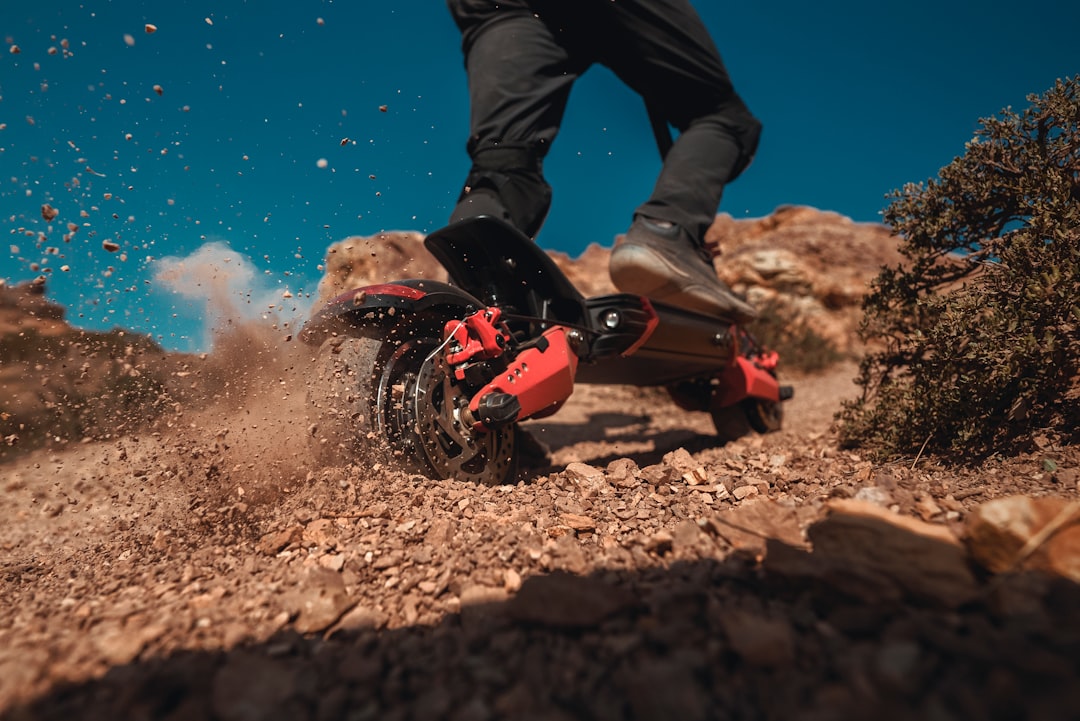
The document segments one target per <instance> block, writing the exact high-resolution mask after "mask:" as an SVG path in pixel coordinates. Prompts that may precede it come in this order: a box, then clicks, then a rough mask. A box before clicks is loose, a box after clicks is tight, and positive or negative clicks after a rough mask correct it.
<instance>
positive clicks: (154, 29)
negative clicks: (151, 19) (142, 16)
mask: <svg viewBox="0 0 1080 721" xmlns="http://www.w3.org/2000/svg"><path fill="white" fill-rule="evenodd" d="M143 29H144V30H146V33H147V34H148V35H149V34H150V33H156V32H157V25H154V24H153V23H146V25H145V26H144V27H143Z"/></svg>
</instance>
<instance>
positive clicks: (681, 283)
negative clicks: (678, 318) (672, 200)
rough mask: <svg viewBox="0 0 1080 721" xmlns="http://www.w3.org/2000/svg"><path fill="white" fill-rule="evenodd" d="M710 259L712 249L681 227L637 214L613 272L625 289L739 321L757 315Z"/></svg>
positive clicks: (615, 253)
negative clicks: (697, 240) (731, 287)
mask: <svg viewBox="0 0 1080 721" xmlns="http://www.w3.org/2000/svg"><path fill="white" fill-rule="evenodd" d="M712 259H713V252H712V251H711V250H710V249H709V248H707V247H705V246H703V245H698V244H696V243H694V242H693V241H691V240H690V239H689V238H688V237H687V236H686V235H685V234H684V233H683V232H682V230H681V229H680V228H679V227H678V226H677V225H673V224H671V223H667V222H665V221H657V220H652V219H651V218H645V217H641V216H638V217H637V218H635V219H634V222H633V224H632V225H631V226H630V230H629V231H627V233H626V238H625V239H623V242H622V243H620V244H619V245H617V246H615V249H614V250H613V251H611V261H610V265H609V271H610V273H611V280H612V282H613V283H614V284H615V287H616V288H618V289H619V290H621V291H622V292H624V293H634V294H636V295H644V296H646V297H648V298H651V299H652V300H658V301H660V302H662V303H668V304H670V305H674V306H678V307H680V308H685V309H687V310H693V311H697V312H699V313H706V314H708V315H715V316H719V317H722V318H725V319H729V320H732V321H734V322H736V323H746V322H748V321H751V320H754V319H755V318H757V315H758V314H757V311H756V310H754V307H753V306H751V305H750V304H749V303H747V302H746V301H744V300H742V299H741V298H739V297H738V296H737V295H735V293H733V292H732V290H731V289H730V288H728V287H727V285H725V284H724V282H723V281H722V280H720V278H718V277H717V275H716V268H715V267H713V263H712Z"/></svg>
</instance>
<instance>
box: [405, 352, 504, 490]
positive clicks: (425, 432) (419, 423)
mask: <svg viewBox="0 0 1080 721" xmlns="http://www.w3.org/2000/svg"><path fill="white" fill-rule="evenodd" d="M432 347H434V341H430V340H429V341H412V342H409V343H406V344H404V345H402V346H401V347H399V348H398V350H397V352H395V353H394V355H393V357H392V358H391V359H390V360H388V362H387V371H388V372H387V373H384V380H385V381H389V382H392V383H393V389H392V396H393V397H394V400H393V403H392V404H391V405H390V407H388V409H387V410H389V411H390V412H388V413H386V414H385V415H384V417H386V418H387V420H389V421H390V425H391V426H392V428H390V429H388V430H390V431H391V433H390V434H389V435H391V436H394V437H396V438H397V439H398V442H399V443H400V446H401V450H402V451H403V452H404V453H405V454H406V455H409V456H412V457H413V458H415V460H416V461H418V462H419V463H420V465H422V466H426V467H427V470H428V471H430V472H432V475H434V476H437V477H439V478H456V479H458V480H461V481H472V482H474V483H481V484H484V485H493V484H498V483H504V482H506V481H507V480H508V478H507V476H508V475H509V474H510V472H511V470H512V468H513V456H514V444H515V429H514V427H513V426H507V427H505V428H499V429H495V430H492V431H488V432H477V431H475V430H473V429H472V427H471V426H470V425H469V424H468V423H466V422H465V421H463V420H462V417H461V414H462V410H463V409H465V408H467V407H468V404H469V395H466V393H465V392H464V390H463V389H462V388H461V387H460V386H459V385H458V384H457V383H455V382H454V379H453V376H452V375H451V373H450V372H449V370H448V369H447V367H446V364H445V363H444V361H443V358H442V357H441V355H439V354H436V355H435V356H434V357H429V356H430V350H429V349H430V348H432ZM391 366H393V367H391ZM395 371H397V372H395Z"/></svg>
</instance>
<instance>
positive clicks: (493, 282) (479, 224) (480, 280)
mask: <svg viewBox="0 0 1080 721" xmlns="http://www.w3.org/2000/svg"><path fill="white" fill-rule="evenodd" d="M424 246H425V247H426V248H427V249H428V251H429V252H430V253H431V254H432V255H433V256H435V258H436V259H437V260H438V261H439V262H440V263H442V265H443V267H444V268H446V271H447V273H449V275H450V279H451V281H453V283H454V284H455V285H458V286H460V287H462V288H464V289H465V290H466V291H468V292H470V293H472V294H473V295H474V296H476V297H477V298H480V299H481V300H483V301H484V304H485V305H487V306H493V305H497V306H499V307H501V308H502V309H503V310H504V311H506V312H509V313H523V314H525V315H530V316H534V317H539V318H544V319H545V320H549V321H552V322H561V323H568V324H577V325H581V324H583V323H586V322H587V317H588V314H587V310H586V307H585V299H584V298H583V297H582V296H581V293H580V292H578V290H577V288H575V287H574V285H573V284H572V283H571V282H570V281H569V280H568V279H567V277H566V276H565V275H564V274H563V272H562V271H561V270H559V266H558V265H556V264H555V261H554V260H552V259H551V257H550V256H549V255H548V254H547V253H545V252H544V251H543V250H541V249H540V247H539V246H537V245H536V243H534V242H533V241H531V240H530V239H529V238H528V237H526V236H525V235H524V234H523V233H522V232H521V231H520V230H518V229H517V228H515V227H514V226H512V225H510V224H509V223H507V222H506V221H504V220H502V219H500V218H495V217H492V216H489V215H479V216H476V217H473V218H466V219H465V220H461V221H458V222H457V223H454V224H452V225H448V226H447V227H445V228H442V229H440V230H437V231H435V232H434V233H431V234H430V235H428V236H427V238H425V239H424Z"/></svg>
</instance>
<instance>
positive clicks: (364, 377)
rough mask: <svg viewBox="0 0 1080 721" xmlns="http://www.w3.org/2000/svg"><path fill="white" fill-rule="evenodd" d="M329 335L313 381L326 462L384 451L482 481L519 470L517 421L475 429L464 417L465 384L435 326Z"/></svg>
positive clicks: (401, 460) (502, 479) (314, 418)
mask: <svg viewBox="0 0 1080 721" xmlns="http://www.w3.org/2000/svg"><path fill="white" fill-rule="evenodd" d="M409 331H410V332H409V333H402V334H401V335H408V336H409V337H408V338H406V339H404V340H400V339H395V336H396V335H397V334H394V333H391V334H388V335H386V336H383V337H378V338H376V337H367V336H357V337H349V336H346V337H337V338H332V339H330V340H328V341H326V343H324V344H323V346H322V347H321V348H320V350H319V355H318V357H317V359H316V364H315V365H316V372H315V374H314V377H313V379H312V382H311V384H310V385H309V392H308V400H309V412H310V414H311V441H312V448H313V451H314V454H315V457H316V460H317V461H319V462H320V463H323V464H326V465H342V464H345V463H350V462H365V461H367V462H369V461H375V460H380V459H384V460H386V461H388V462H390V463H393V464H394V465H398V466H402V467H404V468H406V469H407V470H410V471H415V472H419V473H422V474H424V475H426V476H429V477H432V478H456V479H458V480H462V481H471V482H475V483H481V484H485V485H497V484H502V483H509V482H511V481H512V480H513V478H514V476H515V474H516V472H517V453H516V448H515V445H516V444H515V441H516V433H517V428H516V426H514V425H513V424H511V425H508V426H506V427H503V428H499V429H495V430H492V431H488V432H478V431H475V430H473V428H472V427H471V426H469V425H468V424H467V423H465V422H464V421H463V420H462V411H463V410H464V409H465V408H467V406H468V402H469V398H470V397H471V396H470V394H469V392H468V390H467V389H466V388H463V387H462V385H461V384H460V383H459V382H458V381H457V380H456V379H455V378H454V376H453V374H452V373H450V372H449V370H448V369H447V367H446V365H445V363H444V362H443V358H442V355H441V354H440V353H438V352H437V351H438V350H439V348H440V345H441V341H440V340H439V339H438V338H437V337H436V336H435V335H434V333H428V332H424V331H423V330H422V329H419V328H412V329H409Z"/></svg>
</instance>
